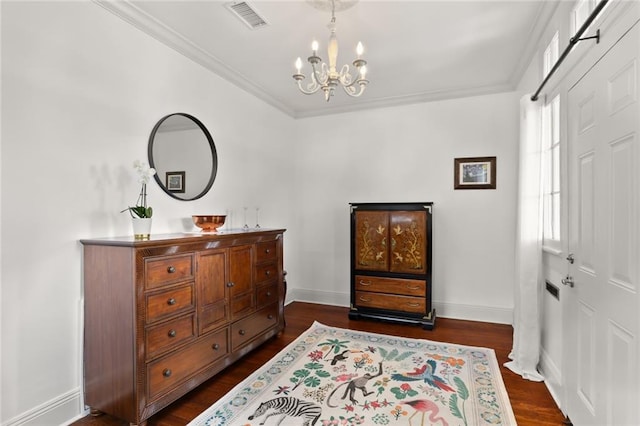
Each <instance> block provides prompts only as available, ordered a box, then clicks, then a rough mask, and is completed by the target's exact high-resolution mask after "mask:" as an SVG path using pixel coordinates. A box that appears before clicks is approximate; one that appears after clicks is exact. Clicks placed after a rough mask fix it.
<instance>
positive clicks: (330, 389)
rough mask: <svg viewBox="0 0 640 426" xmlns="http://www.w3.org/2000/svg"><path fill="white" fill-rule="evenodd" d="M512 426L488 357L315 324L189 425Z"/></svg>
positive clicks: (480, 351) (488, 353) (478, 351)
mask: <svg viewBox="0 0 640 426" xmlns="http://www.w3.org/2000/svg"><path fill="white" fill-rule="evenodd" d="M515 424H516V421H515V417H514V415H513V411H512V409H511V405H510V403H509V397H508V395H507V393H506V389H505V387H504V383H503V381H502V376H501V374H500V369H499V366H498V362H497V360H496V356H495V352H494V351H493V349H487V348H478V347H471V346H461V345H455V344H451V343H442V342H434V341H429V340H422V339H409V338H404V337H397V336H386V335H381V334H372V333H366V332H361V331H354V330H346V329H341V328H335V327H329V326H325V325H323V324H320V323H318V322H316V323H314V324H313V326H312V327H311V328H309V329H308V330H307V331H305V332H304V333H303V334H302V335H300V336H299V337H298V338H297V339H296V340H295V341H294V342H292V343H291V344H289V345H288V346H287V347H286V348H285V349H283V350H282V351H281V352H280V353H279V354H278V355H276V356H275V357H274V358H273V359H271V360H270V361H269V362H268V363H267V364H265V365H264V366H263V367H262V368H261V369H259V370H258V371H256V372H255V373H254V374H253V375H251V376H250V377H248V378H247V379H246V380H244V381H243V382H242V383H240V384H239V385H238V386H236V387H235V388H234V389H233V390H232V391H231V392H229V393H228V394H227V395H225V396H224V397H223V398H222V399H220V400H219V401H217V402H216V403H215V404H214V405H212V406H211V407H209V408H208V409H207V410H206V411H205V412H203V413H202V414H201V415H200V416H198V417H197V418H196V419H194V420H193V421H192V422H191V423H190V424H189V426H205V425H206V426H222V425H234V426H256V425H267V426H269V425H287V426H289V425H292V426H293V425H300V426H302V425H304V426H312V425H319V426H327V425H409V426H418V425H420V426H426V425H439V426H448V425H456V426H458V425H466V426H471V425H473V426H476V425H515Z"/></svg>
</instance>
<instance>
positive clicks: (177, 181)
mask: <svg viewBox="0 0 640 426" xmlns="http://www.w3.org/2000/svg"><path fill="white" fill-rule="evenodd" d="M166 186H167V190H168V191H169V192H176V193H184V189H185V172H167V176H166Z"/></svg>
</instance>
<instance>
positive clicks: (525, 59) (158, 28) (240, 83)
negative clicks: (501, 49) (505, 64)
mask: <svg viewBox="0 0 640 426" xmlns="http://www.w3.org/2000/svg"><path fill="white" fill-rule="evenodd" d="M93 2H94V3H96V4H97V5H99V6H101V7H103V8H104V9H106V10H108V11H109V12H111V13H113V14H114V15H115V16H117V17H119V18H120V19H122V20H123V21H125V22H127V23H129V24H130V25H133V26H134V27H135V28H137V29H139V30H141V31H142V32H144V33H146V34H148V35H150V36H151V37H153V38H154V39H156V40H158V41H159V42H161V43H162V44H164V45H166V46H168V47H170V48H171V49H173V50H175V51H176V52H178V53H180V54H181V55H183V56H185V57H187V58H189V59H191V60H193V61H194V62H196V63H198V64H200V65H201V66H203V67H205V68H206V69H208V70H209V71H211V72H213V73H214V74H216V75H218V76H220V77H221V78H223V79H225V80H227V81H228V82H230V83H232V84H233V85H235V86H237V87H238V88H240V89H242V90H244V91H246V92H247V93H249V94H251V95H253V96H255V97H257V98H258V99H261V100H262V101H264V102H265V103H267V104H269V105H271V106H272V107H274V108H276V109H278V110H279V111H281V112H283V113H284V114H286V115H288V116H290V117H292V118H295V119H298V118H308V117H314V116H322V115H331V114H342V113H347V112H354V111H360V110H367V109H378V108H389V107H395V106H401V105H409V104H416V103H423V102H434V101H441V100H446V99H456V98H464V97H472V96H480V95H487V94H495V93H501V92H507V91H512V90H515V88H516V87H517V84H518V82H519V80H520V79H521V78H522V75H523V74H524V72H525V71H526V68H527V67H528V65H529V63H530V61H531V58H532V56H533V55H534V52H535V49H536V48H537V44H538V41H539V39H540V37H541V36H542V32H543V30H544V28H545V25H546V23H547V22H548V20H549V18H550V17H551V16H552V15H553V13H554V12H555V10H556V8H557V7H558V2H547V1H543V2H541V6H540V9H539V12H538V16H537V19H536V21H535V22H534V24H532V28H531V30H530V34H531V37H529V41H528V43H527V46H526V48H525V49H524V51H523V53H522V55H521V59H520V61H519V62H518V65H517V66H516V68H515V70H514V72H513V73H512V75H511V78H510V80H509V82H507V83H504V84H499V85H493V86H486V87H466V88H465V87H463V88H453V89H445V90H438V91H434V92H425V93H415V94H410V95H405V96H394V97H388V98H383V99H375V100H371V101H367V100H365V99H362V100H360V101H359V102H357V103H355V104H351V105H345V106H337V105H335V104H334V105H332V106H324V107H320V108H315V109H308V110H296V109H292V108H291V107H289V106H288V105H286V104H285V103H283V102H282V101H280V100H279V99H276V98H274V97H273V96H272V95H270V94H268V93H267V92H265V91H264V90H262V89H261V88H260V87H258V86H257V85H255V84H254V83H252V82H251V81H250V80H249V79H247V78H246V77H244V76H243V75H242V73H240V72H238V71H237V70H235V69H233V68H231V67H229V66H228V65H226V64H224V63H223V62H222V61H221V60H219V59H218V58H216V57H215V56H213V55H211V54H209V53H207V52H206V51H205V50H204V49H202V48H201V47H200V46H198V45H197V44H195V43H193V42H192V41H191V40H188V39H187V38H185V37H184V36H182V35H181V34H179V33H178V32H176V31H175V30H173V29H172V28H170V27H168V26H167V25H165V24H164V23H162V22H160V21H158V20H157V19H155V18H154V17H152V16H150V15H149V14H147V13H146V12H144V11H143V10H141V9H140V8H138V7H137V6H135V5H134V4H132V3H131V2H130V1H129V0H119V1H112V0H93Z"/></svg>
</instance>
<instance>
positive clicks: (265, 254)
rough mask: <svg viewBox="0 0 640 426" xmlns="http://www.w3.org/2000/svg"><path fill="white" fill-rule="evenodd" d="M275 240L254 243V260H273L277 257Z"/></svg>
mask: <svg viewBox="0 0 640 426" xmlns="http://www.w3.org/2000/svg"><path fill="white" fill-rule="evenodd" d="M276 243H277V241H265V242H263V243H258V244H256V248H257V250H256V261H257V262H264V261H267V260H275V259H276V258H277V257H278V253H277V252H276V248H277V245H276Z"/></svg>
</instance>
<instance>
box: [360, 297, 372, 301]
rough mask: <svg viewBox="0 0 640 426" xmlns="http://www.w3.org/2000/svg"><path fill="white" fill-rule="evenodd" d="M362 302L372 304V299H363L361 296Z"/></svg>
mask: <svg viewBox="0 0 640 426" xmlns="http://www.w3.org/2000/svg"><path fill="white" fill-rule="evenodd" d="M360 300H361V301H362V302H371V299H367V298H366V297H362V296H360Z"/></svg>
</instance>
